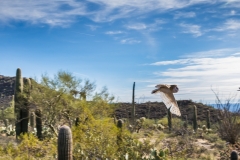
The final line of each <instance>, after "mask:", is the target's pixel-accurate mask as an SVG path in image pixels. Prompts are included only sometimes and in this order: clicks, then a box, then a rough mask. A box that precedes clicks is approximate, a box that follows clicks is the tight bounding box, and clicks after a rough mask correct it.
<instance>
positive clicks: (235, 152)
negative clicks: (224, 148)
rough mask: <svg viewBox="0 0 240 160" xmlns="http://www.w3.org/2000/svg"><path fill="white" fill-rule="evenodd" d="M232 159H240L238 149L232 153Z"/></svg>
mask: <svg viewBox="0 0 240 160" xmlns="http://www.w3.org/2000/svg"><path fill="white" fill-rule="evenodd" d="M231 160H238V153H237V151H234V150H233V151H232V153H231Z"/></svg>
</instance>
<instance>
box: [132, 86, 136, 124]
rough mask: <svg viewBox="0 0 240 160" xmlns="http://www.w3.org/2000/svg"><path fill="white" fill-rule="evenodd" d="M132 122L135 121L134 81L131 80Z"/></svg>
mask: <svg viewBox="0 0 240 160" xmlns="http://www.w3.org/2000/svg"><path fill="white" fill-rule="evenodd" d="M131 116H132V117H131V118H132V123H133V124H134V123H135V82H133V92H132V112H131Z"/></svg>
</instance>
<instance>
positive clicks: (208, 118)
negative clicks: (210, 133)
mask: <svg viewBox="0 0 240 160" xmlns="http://www.w3.org/2000/svg"><path fill="white" fill-rule="evenodd" d="M207 128H208V129H210V128H211V124H210V111H209V110H207Z"/></svg>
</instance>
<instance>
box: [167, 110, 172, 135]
mask: <svg viewBox="0 0 240 160" xmlns="http://www.w3.org/2000/svg"><path fill="white" fill-rule="evenodd" d="M167 115H168V129H169V131H170V132H171V130H172V113H171V112H170V108H169V109H168V110H167Z"/></svg>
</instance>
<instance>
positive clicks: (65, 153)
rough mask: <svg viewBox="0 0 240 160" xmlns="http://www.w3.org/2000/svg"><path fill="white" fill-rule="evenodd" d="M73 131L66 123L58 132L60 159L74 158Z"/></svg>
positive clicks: (69, 159) (68, 159)
mask: <svg viewBox="0 0 240 160" xmlns="http://www.w3.org/2000/svg"><path fill="white" fill-rule="evenodd" d="M72 143H73V142H72V131H71V129H70V128H69V127H68V126H66V125H64V126H62V127H60V130H59V133H58V160H72V149H73V146H72Z"/></svg>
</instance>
